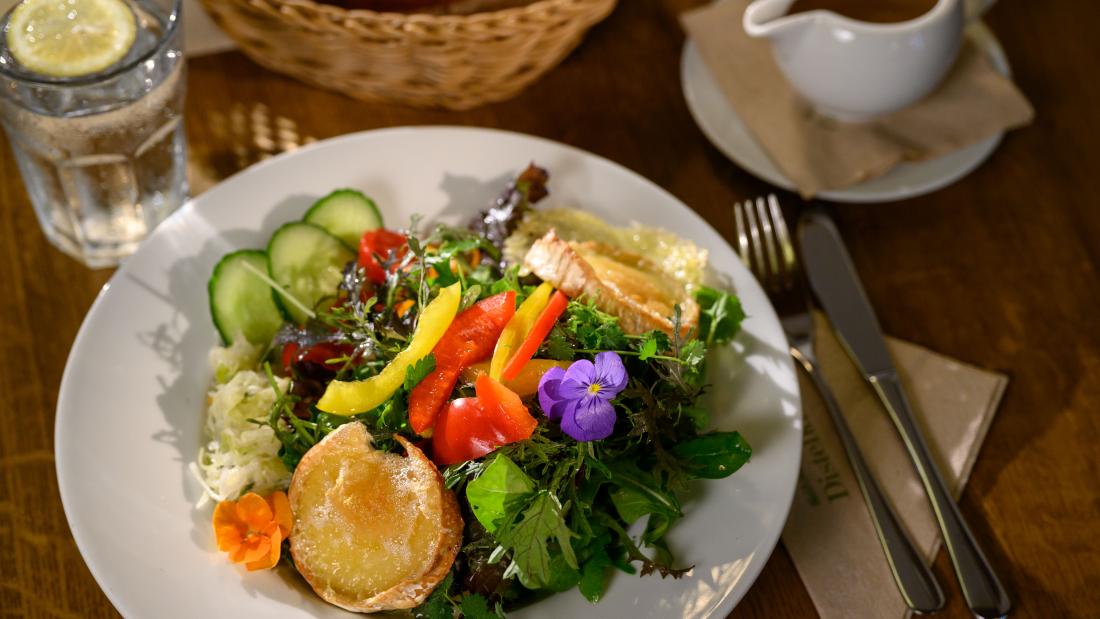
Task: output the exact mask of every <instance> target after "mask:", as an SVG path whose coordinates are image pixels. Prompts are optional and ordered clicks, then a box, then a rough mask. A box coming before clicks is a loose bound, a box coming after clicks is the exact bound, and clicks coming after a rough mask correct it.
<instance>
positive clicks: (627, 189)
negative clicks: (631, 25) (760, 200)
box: [55, 127, 802, 619]
mask: <svg viewBox="0 0 1100 619" xmlns="http://www.w3.org/2000/svg"><path fill="white" fill-rule="evenodd" d="M529 161H536V162H538V163H539V164H540V165H542V166H545V167H546V168H548V169H549V170H550V173H551V191H552V192H553V193H552V197H551V198H550V199H548V202H551V203H554V204H571V205H578V206H581V207H584V208H586V209H590V210H591V211H593V212H595V213H597V214H599V215H601V216H603V217H606V218H607V219H608V220H611V221H613V222H618V223H627V222H628V221H630V220H637V221H640V222H644V223H648V224H651V225H660V226H664V227H666V228H668V229H670V230H673V231H675V232H677V233H679V234H681V235H683V236H685V237H688V238H691V239H694V240H695V241H696V242H697V243H699V244H700V245H702V246H703V247H706V248H708V249H709V250H710V252H711V264H712V265H713V267H714V269H715V270H716V271H717V272H718V273H720V274H724V275H726V276H728V277H729V278H731V279H732V282H733V284H734V285H735V286H736V288H737V290H738V291H739V292H740V295H741V299H742V301H743V303H744V306H745V309H746V311H747V312H748V314H749V316H750V318H749V319H748V320H746V321H745V328H744V333H743V334H742V335H741V336H740V337H739V339H738V340H737V342H736V343H735V344H736V346H735V347H736V348H737V349H738V351H739V354H736V355H735V354H733V352H734V351H733V350H726V351H721V352H723V353H726V354H724V355H723V359H721V360H720V363H715V364H714V367H715V368H716V370H715V371H716V372H718V374H717V375H716V376H713V377H712V380H713V381H714V382H715V384H716V389H715V394H714V401H716V402H719V403H721V408H720V410H716V411H714V417H715V419H716V421H717V423H718V425H719V426H720V427H722V428H726V429H739V430H740V431H741V432H742V433H743V434H744V435H745V436H746V437H747V438H748V440H749V441H750V442H751V444H752V446H753V448H754V454H753V457H752V461H751V462H750V463H749V464H747V465H746V466H745V467H744V468H743V469H742V470H741V471H739V472H738V473H737V474H736V475H734V476H732V477H730V478H729V479H727V480H723V481H716V482H709V483H706V484H703V485H701V491H700V493H699V494H698V495H696V496H693V497H690V498H689V500H688V501H687V503H686V505H685V511H687V513H688V516H687V518H685V519H684V520H683V521H682V522H681V523H679V524H678V526H677V527H676V528H675V532H674V534H673V536H672V538H671V545H672V548H673V549H674V551H675V552H676V553H677V555H678V557H679V558H680V559H681V560H682V561H684V562H686V563H690V564H694V565H695V566H696V568H695V570H694V571H693V572H692V574H691V575H690V576H689V577H686V578H683V579H682V580H678V581H676V580H671V579H670V580H661V579H659V578H657V577H648V578H645V579H640V578H637V577H630V576H626V575H617V576H616V577H615V578H614V579H613V581H612V584H611V587H610V590H609V592H608V594H607V597H606V598H605V599H604V600H603V601H602V602H601V603H600V604H599V605H597V606H592V605H590V604H588V602H587V601H585V600H584V599H583V598H582V597H581V596H580V594H579V593H577V592H576V591H572V592H568V593H565V594H561V595H557V596H554V597H553V598H552V599H551V600H548V601H546V602H543V603H540V604H536V605H534V606H533V607H531V608H530V609H528V610H526V611H524V612H522V613H517V616H519V617H569V616H573V617H581V616H585V617H588V616H603V617H627V616H630V617H691V618H702V617H710V616H716V617H724V616H725V613H727V612H728V611H729V610H730V609H731V608H732V607H733V606H734V604H736V603H737V601H738V600H739V599H740V598H741V597H742V596H743V595H744V593H745V591H746V590H747V589H748V588H749V586H750V585H751V583H752V582H753V580H754V579H755V578H756V576H757V574H758V573H759V572H760V569H761V568H762V567H763V566H764V563H765V561H767V559H768V556H769V555H770V554H771V552H772V549H773V548H774V547H775V543H776V540H777V539H778V537H779V533H780V530H781V529H782V527H783V523H784V521H785V520H786V517H787V510H788V509H789V507H790V504H791V498H792V495H793V491H794V484H795V478H796V475H797V473H798V466H799V456H800V453H801V437H802V418H801V414H802V413H801V406H800V401H799V394H798V384H797V381H796V378H795V374H794V367H793V366H792V364H791V361H790V360H789V359H788V357H787V354H786V352H785V351H786V341H785V339H784V337H783V333H782V330H781V328H780V325H779V322H778V321H777V320H776V316H775V313H774V311H773V310H772V308H771V306H770V305H769V304H768V301H767V298H766V297H765V296H764V293H763V292H762V291H761V289H760V287H759V286H758V285H757V283H756V281H755V280H753V278H752V276H751V275H750V274H749V273H748V272H747V271H746V270H745V268H744V267H742V266H741V264H740V263H739V262H738V261H737V258H736V257H735V256H734V253H733V251H731V250H730V248H729V246H728V245H727V244H726V243H725V241H723V240H722V238H721V237H720V236H719V235H718V234H717V233H716V232H715V231H714V230H713V229H712V228H711V227H710V226H708V225H707V224H706V222H704V221H703V220H702V219H701V218H699V217H698V216H697V215H696V214H695V213H693V212H692V211H691V210H689V209H688V208H687V207H685V206H684V205H683V204H682V203H680V202H679V201H678V200H676V199H675V198H673V197H672V196H671V195H669V194H668V193H666V192H665V191H664V190H662V189H660V188H659V187H657V186H656V185H654V184H653V183H651V182H649V181H647V180H645V179H643V178H641V177H639V176H637V175H636V174H634V173H632V172H629V171H627V170H626V169H625V168H622V167H621V166H619V165H617V164H614V163H612V162H610V161H607V160H605V159H601V158H598V157H596V156H594V155H591V154H588V153H585V152H582V151H580V150H577V149H574V148H570V147H567V146H563V145H560V144H556V143H554V142H549V141H546V140H542V139H537V138H532V137H527V136H523V135H517V134H512V133H504V132H499V131H489V130H484V129H463V128H435V127H424V128H405V129H391V130H383V131H373V132H367V133H360V134H355V135H350V136H345V137H342V138H338V139H334V140H328V141H325V142H321V143H318V144H316V145H313V146H310V147H307V148H304V149H302V150H299V151H297V152H294V153H291V154H288V155H284V156H282V157H277V158H274V159H271V160H270V161H267V162H265V163H262V164H260V165H257V166H255V167H253V168H250V169H249V170H247V171H245V172H243V173H241V174H239V175H237V176H235V177H233V178H232V179H230V180H228V181H226V182H224V183H222V184H221V185H219V186H217V187H215V188H213V189H211V190H210V191H208V192H207V193H205V194H203V195H202V196H200V197H199V198H197V199H195V200H193V201H192V202H190V203H188V204H187V205H185V206H184V207H183V208H182V209H180V211H178V212H177V213H176V214H174V215H173V216H172V217H171V218H169V219H168V220H167V221H165V222H164V223H163V224H161V226H160V227H158V228H157V230H156V231H155V233H154V234H153V235H152V237H151V238H150V239H149V240H148V241H146V242H145V243H144V244H143V245H142V246H141V248H140V249H139V250H138V252H137V253H136V254H135V255H134V256H133V257H131V258H130V259H129V260H128V261H127V262H126V263H125V264H124V265H123V266H122V267H121V268H120V269H119V271H118V272H117V273H116V274H115V275H114V277H112V278H111V281H110V282H109V283H108V284H107V286H105V287H104V289H103V292H102V293H101V294H100V296H99V298H98V299H97V300H96V302H95V304H94V305H93V306H92V309H91V310H90V311H89V313H88V316H87V318H86V319H85V321H84V325H83V326H82V327H81V329H80V332H79V334H78V335H77V338H76V342H75V343H74V344H73V349H72V352H71V353H70V355H69V361H68V364H67V366H66V368H65V374H64V377H63V379H62V381H61V393H60V396H59V398H58V407H57V426H56V428H57V429H56V439H55V440H56V446H57V449H56V451H57V477H58V484H59V486H60V489H61V499H62V501H63V502H64V505H65V513H66V515H67V517H68V519H69V526H70V528H71V529H72V532H73V537H75V538H76V543H77V545H78V546H79V548H80V551H81V553H82V554H83V555H84V560H85V561H86V562H87V564H88V567H89V568H90V569H91V571H92V574H93V575H94V576H95V578H96V580H97V581H98V582H99V585H100V586H101V587H102V588H103V590H104V592H106V594H107V596H108V597H109V598H110V599H111V602H113V603H114V605H115V606H116V607H117V608H118V610H119V611H120V612H121V613H122V614H123V615H125V616H127V617H150V618H152V617H155V618H158V619H160V618H170V617H187V618H193V617H204V618H207V619H212V618H214V617H233V618H236V617H267V618H270V619H273V618H276V617H278V618H282V617H307V616H328V615H334V616H335V615H344V616H350V615H348V614H347V613H345V612H344V611H341V610H339V609H337V608H335V607H332V606H328V605H326V604H325V603H323V602H321V601H320V600H319V599H318V598H317V597H315V596H314V595H313V594H312V592H310V591H308V590H307V589H306V588H305V587H304V586H303V585H301V584H300V583H299V580H300V579H298V578H297V577H295V576H293V575H292V574H286V573H279V572H266V573H254V574H248V573H246V572H245V571H243V570H242V569H240V567H239V566H234V565H231V564H230V563H229V562H228V561H227V560H226V558H225V556H224V554H222V553H219V552H217V551H216V549H215V544H214V540H213V534H212V531H211V527H210V524H209V521H210V513H211V510H210V508H209V507H207V508H206V509H203V510H195V509H194V508H193V504H194V502H195V500H196V499H197V498H198V497H199V488H198V486H197V484H196V482H195V481H194V480H193V479H192V478H191V477H190V475H189V474H188V472H187V464H188V462H190V461H191V460H193V459H194V458H195V455H196V453H197V451H198V448H199V440H200V430H201V426H202V416H203V405H204V398H205V392H206V389H207V386H208V383H209V381H210V376H211V374H210V370H209V368H208V367H207V352H208V350H209V349H210V347H211V346H212V345H214V343H215V342H216V334H215V331H214V328H213V326H212V325H211V322H210V316H209V310H208V307H207V295H206V281H207V278H208V277H209V275H210V272H211V270H212V268H213V266H214V263H215V262H216V261H217V260H218V258H219V257H220V256H221V255H222V254H224V253H226V252H228V251H230V250H234V249H239V248H243V247H263V246H264V244H265V242H266V241H267V238H268V236H269V235H270V234H271V233H272V231H274V229H275V228H276V227H277V226H278V225H279V224H281V223H284V222H287V221H290V220H293V219H296V218H298V217H300V216H301V215H302V213H303V212H304V211H305V208H306V207H307V206H308V205H309V204H310V203H311V202H312V201H313V200H314V199H316V198H317V197H319V196H321V195H323V194H325V193H327V192H328V191H330V190H331V189H333V188H336V187H345V186H350V187H359V188H362V189H363V190H365V191H366V192H367V193H369V194H370V195H372V196H373V197H374V199H375V200H376V201H377V202H378V204H379V205H380V206H381V208H382V210H383V212H384V214H385V217H386V219H387V221H388V222H390V223H391V224H392V225H395V226H400V225H404V224H406V223H407V222H408V218H409V216H410V215H412V214H413V213H416V212H419V213H422V214H424V215H426V216H427V217H429V218H432V217H440V216H442V217H445V218H449V219H451V220H453V221H464V220H466V218H468V217H469V216H470V215H471V214H473V213H474V211H475V210H476V209H479V208H482V207H483V206H484V205H486V204H488V203H489V201H490V200H491V199H492V198H493V197H494V196H496V195H497V194H498V193H499V192H500V191H501V189H502V188H503V187H504V186H505V184H506V183H507V181H508V180H509V178H510V177H511V176H513V175H514V174H515V173H517V172H518V171H519V170H520V169H521V168H522V167H523V166H525V165H526V164H527V162H529Z"/></svg>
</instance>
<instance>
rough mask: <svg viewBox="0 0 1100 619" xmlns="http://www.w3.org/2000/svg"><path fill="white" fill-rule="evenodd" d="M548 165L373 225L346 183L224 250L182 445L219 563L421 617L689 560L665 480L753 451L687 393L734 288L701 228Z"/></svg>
mask: <svg viewBox="0 0 1100 619" xmlns="http://www.w3.org/2000/svg"><path fill="white" fill-rule="evenodd" d="M547 182H548V174H547V173H546V171H545V170H542V169H540V168H538V167H535V166H534V165H531V166H529V167H528V168H527V169H526V170H524V171H523V172H522V173H521V174H519V175H518V176H517V177H516V179H515V180H514V181H513V182H512V183H511V184H510V185H509V186H508V187H507V188H506V189H505V190H504V192H503V193H502V194H501V196H500V197H499V198H498V199H497V200H496V201H495V202H494V203H493V204H492V205H490V207H489V208H488V210H485V211H483V212H481V213H480V214H479V215H478V216H477V217H476V218H474V220H473V221H471V222H470V223H469V225H467V226H465V227H456V226H448V225H436V226H431V227H429V226H425V225H422V222H421V221H419V220H417V219H414V220H413V221H411V222H408V223H407V225H406V227H404V228H402V229H392V228H386V227H385V226H384V222H383V217H382V215H381V212H380V211H379V209H378V208H377V206H376V205H375V204H374V202H373V201H372V200H371V199H370V198H368V197H366V196H365V195H363V194H362V193H361V192H359V191H355V190H349V189H341V190H337V191H334V192H332V193H331V194H329V195H328V196H325V197H324V198H322V199H321V200H319V201H318V202H317V203H316V204H315V205H314V206H313V207H312V208H311V209H310V210H309V211H308V212H307V213H306V215H305V216H304V218H303V220H302V221H296V222H290V223H287V224H285V225H284V226H282V227H281V228H279V229H278V230H277V231H276V232H275V233H274V234H273V235H272V237H271V239H270V241H269V242H268V244H267V247H266V248H265V249H264V250H255V249H249V250H242V251H237V252H233V253H230V254H228V255H226V256H225V257H223V258H222V260H221V261H220V262H219V263H218V264H217V266H216V267H215V269H214V272H213V274H212V277H211V279H210V283H209V294H210V307H211V314H212V318H213V321H214V324H215V326H216V327H217V330H218V332H219V333H220V335H221V338H222V340H223V345H221V346H218V347H216V348H214V349H213V350H212V351H211V354H210V357H211V363H212V365H213V367H214V381H213V384H212V386H211V388H210V392H209V395H208V399H207V411H206V422H205V434H206V437H205V443H204V446H203V448H202V449H201V451H200V453H199V456H198V459H197V461H196V462H195V463H194V465H193V467H192V470H193V472H194V473H195V475H196V477H197V478H198V479H199V480H200V482H201V483H202V485H203V487H204V490H205V493H204V499H211V500H213V501H214V502H216V506H215V507H214V510H213V515H212V523H213V528H214V532H215V537H216V539H217V544H218V548H219V550H221V551H224V552H226V553H227V554H228V558H229V559H230V560H231V561H232V562H235V563H241V564H243V565H245V566H246V567H247V569H248V570H249V571H253V570H263V569H269V568H273V567H275V566H277V565H285V566H286V567H287V568H289V569H292V570H295V571H296V572H297V573H298V574H300V575H301V576H302V578H304V579H305V581H306V582H307V583H308V584H309V585H310V586H311V587H312V588H313V590H314V591H315V592H316V593H317V594H318V595H319V596H320V597H321V598H322V599H324V600H326V601H328V602H330V603H332V604H335V605H338V606H341V607H343V608H346V609H348V610H353V611H358V612H378V611H387V610H408V611H409V612H411V613H412V614H413V615H414V616H416V617H429V618H432V619H437V618H440V619H441V618H444V617H446V618H452V617H455V616H465V617H471V618H474V619H478V618H482V617H504V616H505V615H506V613H507V612H508V611H509V610H511V609H514V608H518V607H521V606H524V605H527V604H531V603H534V602H537V601H538V600H540V599H543V598H545V597H547V596H549V595H552V594H555V593H559V592H563V591H567V590H570V589H574V588H576V589H578V590H579V591H580V593H581V594H582V595H584V596H585V597H586V598H587V599H588V600H589V601H591V602H593V603H596V602H598V601H599V600H600V598H601V597H602V596H603V594H604V592H605V590H606V588H607V586H608V583H609V581H610V579H611V577H612V574H613V573H615V572H625V573H627V574H637V575H640V576H651V575H658V576H659V577H661V578H665V577H668V578H681V577H684V576H685V575H686V574H688V572H689V571H690V570H691V557H676V556H674V554H673V549H672V548H671V547H670V546H669V544H668V543H667V541H666V539H667V535H668V532H669V531H670V530H671V529H672V527H674V526H675V525H676V523H677V521H678V520H679V519H680V518H682V517H683V515H684V513H683V508H682V506H681V501H680V497H681V496H682V494H683V493H684V492H685V491H686V490H687V489H688V488H689V487H690V485H691V484H692V483H696V480H705V479H720V478H724V477H726V476H728V475H731V474H733V473H734V472H735V471H737V469H738V468H740V467H741V466H742V465H743V464H744V463H745V462H747V461H748V459H749V457H750V455H751V449H750V447H749V445H748V444H747V443H746V441H745V440H744V439H743V438H742V437H741V436H740V435H739V434H738V433H736V432H720V431H713V430H710V429H709V427H710V423H709V418H708V413H707V410H706V408H705V406H704V405H703V404H702V403H701V400H700V398H701V397H702V396H703V395H704V393H705V392H706V391H707V385H706V383H705V366H706V356H707V355H706V353H707V350H708V349H709V348H711V347H714V346H721V345H724V344H726V343H728V342H729V341H730V340H731V339H732V338H733V337H734V336H735V335H736V334H737V332H738V329H739V326H740V322H741V320H742V319H743V318H744V313H743V312H742V310H741V306H740V303H739V302H738V300H737V297H736V296H735V295H733V294H731V293H730V292H727V291H722V290H717V289H714V288H710V287H707V286H705V285H703V283H702V274H703V271H704V269H705V266H706V259H707V257H706V252H705V251H703V250H701V249H699V248H698V247H696V246H695V245H694V244H693V243H692V242H690V241H688V240H685V239H681V238H678V237H676V236H675V235H673V234H671V233H669V232H666V231H663V230H657V229H653V228H647V227H644V226H639V225H634V226H632V227H629V228H618V227H615V226H611V225H609V224H607V223H606V222H603V221H602V220H600V219H598V218H596V217H594V216H592V215H590V214H588V213H585V212H583V211H579V210H573V209H561V208H556V209H545V208H536V206H535V205H536V203H538V202H540V201H541V200H542V199H543V198H544V197H545V196H546V195H547V194H548V189H547Z"/></svg>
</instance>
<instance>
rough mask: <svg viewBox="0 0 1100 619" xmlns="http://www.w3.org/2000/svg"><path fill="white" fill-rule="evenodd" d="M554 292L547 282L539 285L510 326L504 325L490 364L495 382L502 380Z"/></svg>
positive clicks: (519, 308) (522, 305) (525, 300)
mask: <svg viewBox="0 0 1100 619" xmlns="http://www.w3.org/2000/svg"><path fill="white" fill-rule="evenodd" d="M552 292H554V287H553V286H551V285H550V284H548V283H546V282H543V283H542V284H539V287H538V288H535V291H534V292H532V293H531V296H529V297H527V298H526V299H524V301H523V303H520V304H519V307H518V308H516V313H515V314H514V315H513V316H512V319H511V320H509V321H508V324H506V325H504V330H503V331H501V332H500V337H499V338H498V339H497V346H496V348H495V349H494V350H493V359H492V360H491V361H490V362H489V376H490V377H491V378H493V380H500V375H501V374H503V373H504V366H505V365H508V361H509V360H511V358H512V355H513V354H514V353H515V352H516V349H517V348H519V345H520V343H521V342H523V339H524V338H525V337H527V334H528V333H529V332H530V331H531V327H532V326H534V324H535V320H537V319H538V317H539V314H541V313H542V310H543V308H545V307H546V304H547V303H549V302H550V293H552Z"/></svg>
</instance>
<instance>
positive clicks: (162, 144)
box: [0, 0, 187, 267]
mask: <svg viewBox="0 0 1100 619" xmlns="http://www.w3.org/2000/svg"><path fill="white" fill-rule="evenodd" d="M127 2H128V4H129V6H130V8H131V10H132V11H133V12H134V15H135V17H136V23H137V33H136V37H135V40H134V43H133V45H132V47H131V48H130V50H129V52H127V54H126V56H125V57H124V58H123V59H122V60H121V61H119V62H118V63H116V64H115V65H113V66H111V67H109V68H107V69H106V70H104V71H102V72H100V73H97V74H93V75H85V76H79V77H76V78H50V77H46V76H42V75H38V74H35V73H33V72H30V71H28V70H27V69H26V68H24V67H22V66H21V65H20V64H19V63H18V62H17V61H16V60H15V58H14V57H13V56H12V55H11V53H10V51H9V49H8V46H7V44H6V40H7V39H6V37H4V38H3V39H2V40H0V80H2V82H3V84H2V85H3V92H2V93H0V117H2V120H3V125H4V130H5V131H6V133H7V136H8V141H9V143H10V144H11V148H12V151H13V152H14V154H15V159H16V161H17V163H18V165H19V169H20V171H21V172H22V175H23V181H24V183H25V185H26V188H27V193H28V194H29V196H30V199H31V202H32V203H33V205H34V209H35V213H36V215H37V216H38V220H39V223H41V225H42V229H43V230H44V231H45V233H46V235H47V237H48V238H49V239H50V241H51V242H52V243H53V244H54V245H56V246H57V247H58V248H60V249H61V250H62V251H64V252H66V253H68V254H70V255H72V256H74V257H76V258H77V259H79V260H81V261H83V262H84V263H85V264H87V265H89V266H92V267H104V266H112V265H115V264H117V263H118V262H119V261H120V260H121V259H122V258H124V257H126V256H128V255H129V254H130V253H132V252H133V251H134V249H135V248H136V247H137V244H138V243H139V242H140V241H141V240H142V239H143V238H145V236H146V235H147V234H148V233H149V232H150V231H151V230H152V229H153V227H154V226H156V225H157V224H158V223H159V222H160V221H161V220H163V219H164V218H165V217H166V216H167V215H168V214H169V213H171V212H172V211H173V210H174V209H176V208H177V207H179V206H180V205H181V204H182V203H183V201H184V200H185V199H186V197H187V177H186V142H185V139H184V129H183V92H184V82H185V75H184V72H185V68H184V59H183V53H182V50H181V46H180V42H181V28H180V27H179V26H180V24H179V19H180V15H179V0H127ZM10 16H11V13H9V14H8V16H6V17H5V18H4V21H3V23H2V25H3V28H4V29H5V30H6V29H7V27H8V21H9V19H10Z"/></svg>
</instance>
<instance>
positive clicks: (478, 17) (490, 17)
mask: <svg viewBox="0 0 1100 619" xmlns="http://www.w3.org/2000/svg"><path fill="white" fill-rule="evenodd" d="M266 1H268V2H271V3H272V4H278V5H283V6H288V7H294V8H297V9H301V10H305V11H311V12H314V13H318V14H321V15H324V16H325V17H326V18H328V19H329V20H332V21H345V22H346V21H358V20H368V21H373V22H378V21H386V22H389V23H390V24H391V25H393V26H394V27H402V26H405V25H416V24H432V25H433V26H440V25H455V26H458V25H466V26H468V25H471V24H474V23H477V22H482V21H486V22H493V21H498V20H502V19H510V18H519V17H520V16H523V15H532V16H533V15H536V14H538V13H542V12H544V11H547V10H551V7H554V6H556V5H562V4H570V3H586V4H595V3H598V2H603V1H605V0H535V1H534V2H532V3H530V4H526V5H523V6H514V7H510V8H506V9H498V10H496V11H483V12H479V13H470V14H467V15H436V14H433V13H399V12H396V11H371V10H369V9H345V8H343V7H339V6H334V5H331V4H321V3H319V2H314V1H313V0H266Z"/></svg>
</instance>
